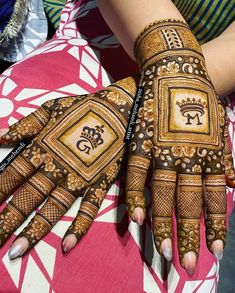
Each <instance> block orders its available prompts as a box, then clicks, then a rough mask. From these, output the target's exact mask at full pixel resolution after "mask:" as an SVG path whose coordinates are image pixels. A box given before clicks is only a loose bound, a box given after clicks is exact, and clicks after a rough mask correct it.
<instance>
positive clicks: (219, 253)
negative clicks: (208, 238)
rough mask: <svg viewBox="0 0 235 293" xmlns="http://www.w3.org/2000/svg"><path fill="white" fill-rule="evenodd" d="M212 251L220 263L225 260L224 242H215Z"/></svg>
mask: <svg viewBox="0 0 235 293" xmlns="http://www.w3.org/2000/svg"><path fill="white" fill-rule="evenodd" d="M211 250H212V251H213V253H214V255H215V257H216V258H217V260H218V261H220V260H221V259H222V258H223V250H224V243H223V241H222V240H215V241H213V243H212V245H211Z"/></svg>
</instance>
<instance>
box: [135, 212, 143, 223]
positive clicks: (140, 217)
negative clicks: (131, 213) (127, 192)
mask: <svg viewBox="0 0 235 293" xmlns="http://www.w3.org/2000/svg"><path fill="white" fill-rule="evenodd" d="M136 222H137V224H138V225H139V226H142V225H143V222H144V219H143V218H142V215H140V214H139V213H138V214H137V215H136Z"/></svg>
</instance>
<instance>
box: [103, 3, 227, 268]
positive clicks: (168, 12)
mask: <svg viewBox="0 0 235 293" xmlns="http://www.w3.org/2000/svg"><path fill="white" fill-rule="evenodd" d="M98 3H99V7H100V10H101V12H102V14H103V16H104V18H105V20H106V22H107V23H108V24H109V26H110V27H111V29H112V30H113V32H114V33H115V35H116V36H117V37H118V38H119V40H120V42H121V44H122V45H123V47H124V49H125V50H126V52H127V53H128V54H129V55H130V57H132V58H133V59H134V54H133V51H134V44H135V41H136V39H137V38H138V34H139V33H140V32H141V31H142V30H143V28H144V27H146V26H149V24H151V23H153V22H156V21H160V20H162V19H165V20H166V19H178V20H180V21H184V19H183V17H182V16H181V15H180V13H179V12H178V10H177V8H176V7H175V6H174V4H173V3H172V2H171V1H169V0H162V1H160V0H154V1H153V0H149V1H143V0H142V1H141V0H138V1H136V0H135V1H134V0H131V1H121V0H115V1H114V0H109V1H104V0H99V1H98ZM176 30H177V29H176ZM156 34H157V33H156ZM179 35H181V32H180V31H179ZM186 35H187V36H186ZM186 35H184V33H183V34H182V38H183V42H185V44H186V46H185V47H184V48H185V49H186V50H189V51H188V52H190V50H191V52H192V54H194V53H193V51H194V49H195V48H196V47H195V45H196V43H197V42H196V40H195V38H194V37H193V35H192V33H191V35H188V34H186ZM164 38H165V37H164ZM164 38H163V37H160V38H159V44H158V42H157V35H156V36H153V35H152V36H151V37H150V38H148V39H145V40H144V41H143V42H142V43H141V48H140V49H139V51H141V50H142V51H141V52H142V53H141V56H140V55H139V56H138V57H139V58H138V59H139V60H138V61H139V63H140V65H141V67H142V70H143V67H144V66H145V67H148V65H149V64H151V62H150V61H149V60H148V58H147V57H146V56H144V55H145V54H146V55H149V56H150V55H151V56H154V54H156V53H159V52H163V51H164V50H165V49H164V45H163V44H161V41H162V42H165V40H164ZM227 38H228V36H227ZM173 42H174V41H173ZM217 42H219V43H220V44H221V46H225V44H224V42H223V41H221V39H219V38H217V41H216V43H215V45H216V44H217ZM191 45H192V46H191ZM215 45H213V44H212V42H210V45H207V46H205V49H204V51H205V55H206V58H208V61H209V74H211V76H212V81H215V82H217V83H216V89H217V91H218V92H219V93H220V94H224V93H225V92H226V91H227V90H228V89H227V87H230V88H231V89H232V83H230V82H228V83H227V84H226V85H225V83H224V82H221V80H220V79H221V78H220V77H219V76H218V72H219V71H218V69H217V68H219V67H220V65H219V64H221V63H224V62H225V59H219V61H218V66H217V67H215V66H214V60H216V61H217V59H215V58H216V57H217V58H219V57H218V56H216V57H215V56H214V57H213V54H215V53H216V52H215V51H214V50H212V48H214V46H215ZM196 46H197V45H196ZM226 46H227V44H226ZM176 48H177V47H175V48H174V49H173V50H175V49H176ZM196 50H197V49H196ZM198 50H199V49H198ZM166 51H168V52H170V51H171V49H170V50H169V49H166ZM199 51H200V50H199ZM199 51H198V52H199ZM221 51H222V49H221ZM154 52H155V53H154ZM164 52H165V51H164ZM181 52H182V51H181ZM214 52H215V53H214ZM138 54H139V52H138ZM167 54H168V53H166V55H165V56H168V55H167ZM169 54H171V53H169ZM175 54H177V53H175ZM179 54H182V55H183V54H184V53H179ZM220 56H221V58H222V57H224V56H223V54H220ZM142 57H144V58H145V57H146V58H145V59H140V58H142ZM159 58H160V57H159ZM167 58H168V57H166V59H167ZM146 60H148V61H146ZM175 60H176V59H175ZM228 60H229V59H228ZM145 62H146V63H145ZM174 62H175V61H173V63H174ZM202 62H204V61H202ZM220 62H221V63H220ZM229 62H230V60H229ZM143 64H145V65H143ZM146 64H147V65H146ZM153 64H155V63H154V62H153ZM155 65H156V64H155ZM156 66H157V67H158V65H156ZM153 67H154V66H153ZM153 67H152V68H153ZM162 67H164V66H162ZM231 67H232V66H231ZM149 70H150V71H151V67H150V68H149ZM147 71H148V70H147ZM147 71H146V72H145V71H144V70H143V71H142V74H143V75H142V77H143V80H144V82H143V86H146V88H147V81H145V79H147V77H146V76H147V75H148V74H147ZM158 75H159V74H158ZM160 75H161V73H160ZM173 76H174V74H173ZM173 76H172V77H173ZM188 76H191V77H193V79H192V80H194V78H195V75H193V74H191V75H190V74H189V75H188ZM155 78H156V80H157V79H158V77H157V76H155ZM224 78H225V79H226V77H225V76H224ZM168 79H171V77H169V78H168ZM156 84H157V83H156ZM182 86H183V83H182ZM156 87H157V86H156ZM154 91H155V95H154V98H153V99H157V96H158V93H157V92H156V91H157V90H156V88H155V89H154ZM144 97H145V96H144ZM146 103H147V102H146ZM153 103H154V102H153ZM146 105H147V104H146ZM142 108H143V109H144V107H142ZM142 108H141V109H142ZM143 109H142V110H143ZM143 111H144V110H143ZM158 111H162V110H161V109H159V110H158ZM156 112H157V111H156ZM140 115H141V114H139V117H140ZM139 120H140V119H139ZM154 121H157V117H154ZM148 123H149V122H148ZM186 124H187V123H186ZM149 125H150V124H149ZM146 127H147V126H146ZM150 127H151V126H149V129H150ZM136 128H137V126H136ZM157 128H158V126H157ZM158 131H160V130H158ZM150 140H151V139H149V140H148V142H150ZM154 143H155V144H156V140H155V142H154ZM155 144H154V147H156V148H157V149H158V142H157V145H155ZM133 145H137V149H138V148H139V150H138V152H137V153H138V156H137V155H134V157H135V158H137V157H138V158H139V157H141V158H143V157H144V161H145V165H146V166H145V167H146V170H147V169H148V166H149V164H150V161H151V152H153V151H151V150H150V151H149V154H148V155H149V156H145V155H144V154H142V150H141V149H143V145H142V146H141V145H140V143H139V142H138V139H137V141H135V139H134V142H133ZM149 148H150V149H151V148H152V147H151V144H149ZM139 152H140V153H141V155H140V153H139ZM139 155H140V156H139ZM132 160H133V159H132ZM141 160H142V161H143V159H140V161H141ZM136 164H137V165H136ZM157 164H158V163H157ZM138 165H139V162H137V163H136V162H132V161H130V160H129V167H130V168H132V169H133V170H134V171H133V172H134V173H135V176H134V175H133V174H132V175H133V176H134V177H133V176H132V177H133V178H132V179H131V176H128V178H127V186H128V187H127V197H129V208H130V207H133V209H132V208H130V209H129V213H130V215H131V217H132V219H134V220H136V221H137V222H138V223H139V224H142V222H143V217H144V197H143V194H142V193H143V192H142V191H141V190H142V189H143V186H144V185H143V184H144V181H145V179H143V180H142V182H141V183H140V182H139V180H137V178H144V177H145V175H146V170H145V171H143V170H142V171H141V172H142V173H143V174H142V176H139V175H140V169H139V167H138ZM157 168H160V165H158V166H157ZM172 168H173V167H172ZM163 169H164V168H163ZM173 169H174V168H173ZM162 172H163V171H162ZM128 175H130V172H128ZM186 177H187V176H186ZM222 177H223V175H221V178H222ZM128 179H130V181H128ZM134 179H136V180H137V181H138V184H139V185H138V184H137V185H138V186H137V185H136V183H135V181H136V180H134ZM175 180H176V179H175V178H174V180H173V181H175ZM140 186H141V187H140ZM136 188H137V189H136ZM128 190H129V191H130V192H128ZM135 190H138V192H136V191H135ZM128 193H129V194H132V196H131V198H130V196H129V195H128ZM137 193H138V196H137ZM137 197H138V204H136V203H137V202H136V198H137ZM131 202H132V204H131ZM134 202H135V204H133V203H134ZM134 207H137V208H135V209H134ZM142 208H143V211H141V209H142ZM153 209H154V208H153ZM156 233H158V232H156ZM169 234H170V233H169ZM168 240H169V239H165V240H163V242H162V243H161V248H160V249H159V250H160V252H162V253H163V254H164V255H165V257H166V258H167V257H168V258H169V259H170V258H171V253H169V251H170V250H171V244H170V242H168ZM164 244H165V245H164ZM217 244H218V246H217ZM156 245H157V244H156ZM164 246H165V249H164ZM222 247H223V244H222V242H220V240H219V242H218V241H217V242H215V243H213V245H212V247H211V250H212V251H213V252H214V254H215V255H217V257H218V256H219V257H220V255H221V254H222V251H221V250H222ZM164 250H165V252H164ZM167 252H168V255H167ZM219 257H218V258H219ZM182 264H183V265H184V267H185V268H186V269H187V270H188V272H189V273H192V272H193V271H194V269H195V264H196V257H195V255H194V253H193V252H189V253H187V255H186V254H185V255H184V259H183V261H182Z"/></svg>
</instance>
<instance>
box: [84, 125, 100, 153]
mask: <svg viewBox="0 0 235 293" xmlns="http://www.w3.org/2000/svg"><path fill="white" fill-rule="evenodd" d="M103 128H104V125H101V126H99V125H96V126H95V127H94V128H91V127H89V126H85V127H83V130H82V133H81V136H80V137H83V138H85V139H87V140H88V141H89V142H90V144H91V146H92V148H93V149H94V148H96V147H97V146H98V145H100V144H102V143H103V142H104V140H103V139H102V137H101V134H102V133H104V129H103Z"/></svg>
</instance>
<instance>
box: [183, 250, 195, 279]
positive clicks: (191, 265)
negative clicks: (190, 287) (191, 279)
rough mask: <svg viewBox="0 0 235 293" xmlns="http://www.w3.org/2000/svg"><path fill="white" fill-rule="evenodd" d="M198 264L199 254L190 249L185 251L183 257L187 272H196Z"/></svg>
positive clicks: (190, 273) (191, 273)
mask: <svg viewBox="0 0 235 293" xmlns="http://www.w3.org/2000/svg"><path fill="white" fill-rule="evenodd" d="M196 264H197V255H196V253H195V252H194V251H189V252H187V253H185V255H184V257H183V266H184V268H185V269H186V271H187V273H188V274H189V275H190V276H192V275H193V274H194V272H195V269H196Z"/></svg>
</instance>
